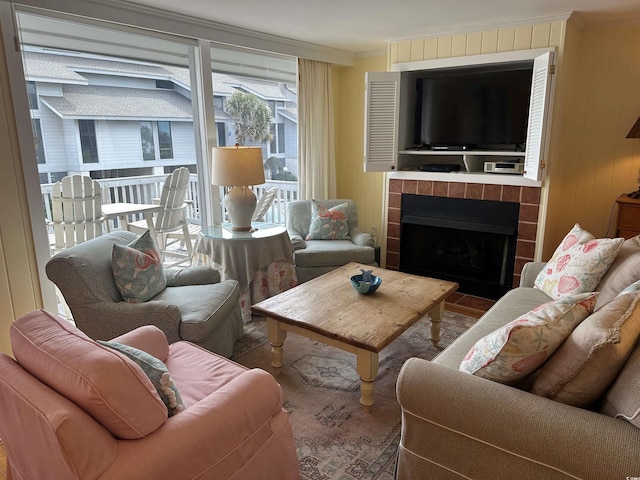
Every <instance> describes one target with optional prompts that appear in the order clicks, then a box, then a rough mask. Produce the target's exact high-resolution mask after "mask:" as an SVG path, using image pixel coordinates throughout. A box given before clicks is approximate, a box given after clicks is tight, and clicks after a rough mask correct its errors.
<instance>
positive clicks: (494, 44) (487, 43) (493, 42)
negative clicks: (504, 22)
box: [481, 30, 498, 53]
mask: <svg viewBox="0 0 640 480" xmlns="http://www.w3.org/2000/svg"><path fill="white" fill-rule="evenodd" d="M497 51H498V31H497V30H490V31H488V32H482V52H481V53H496V52H497Z"/></svg>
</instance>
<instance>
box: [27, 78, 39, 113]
mask: <svg viewBox="0 0 640 480" xmlns="http://www.w3.org/2000/svg"><path fill="white" fill-rule="evenodd" d="M27 96H28V97H29V108H30V109H31V110H38V93H37V92H36V82H27Z"/></svg>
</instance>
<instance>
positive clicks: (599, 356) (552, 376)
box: [531, 293, 640, 407]
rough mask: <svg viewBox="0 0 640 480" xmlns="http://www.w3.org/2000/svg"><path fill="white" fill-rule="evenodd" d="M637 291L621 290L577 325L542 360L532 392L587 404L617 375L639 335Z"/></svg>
mask: <svg viewBox="0 0 640 480" xmlns="http://www.w3.org/2000/svg"><path fill="white" fill-rule="evenodd" d="M638 298H640V294H638V293H624V294H620V295H618V296H617V297H616V298H614V299H613V300H611V301H610V302H609V303H608V304H606V305H605V306H604V307H603V308H601V309H600V310H598V311H597V312H595V313H594V314H592V315H590V316H589V317H588V318H587V319H586V320H584V321H583V322H582V323H581V324H580V325H578V326H577V327H576V328H575V330H574V331H573V332H571V335H569V338H567V340H566V341H565V342H564V343H563V344H562V345H561V346H560V348H559V349H558V350H557V351H556V353H555V354H554V355H553V356H552V357H551V358H550V359H549V360H548V361H547V362H546V363H545V364H544V366H543V367H542V369H541V370H540V373H539V374H538V376H537V377H536V379H535V382H534V383H533V386H532V388H531V392H532V393H535V394H536V395H542V396H544V397H547V398H551V399H552V400H557V401H559V402H562V403H567V404H569V405H574V406H576V407H586V406H589V405H591V404H592V403H593V402H594V401H595V400H596V399H597V398H599V397H600V396H601V395H602V394H603V393H604V392H605V391H606V390H607V388H609V385H610V384H611V383H612V382H613V380H614V379H615V378H616V376H617V375H618V373H619V371H620V369H621V368H622V366H623V365H624V363H625V362H626V361H627V358H629V355H630V354H631V351H632V350H633V347H634V345H635V344H636V340H637V339H638V336H639V335H640V309H639V308H636V304H637V303H638Z"/></svg>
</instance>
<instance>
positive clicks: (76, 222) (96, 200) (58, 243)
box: [49, 175, 105, 252]
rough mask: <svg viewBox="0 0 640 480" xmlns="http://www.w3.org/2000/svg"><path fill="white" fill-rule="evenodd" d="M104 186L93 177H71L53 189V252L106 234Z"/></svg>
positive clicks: (51, 225)
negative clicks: (103, 209)
mask: <svg viewBox="0 0 640 480" xmlns="http://www.w3.org/2000/svg"><path fill="white" fill-rule="evenodd" d="M104 221H105V219H104V216H103V215H102V187H101V186H100V184H99V183H98V182H97V181H96V180H93V179H92V178H91V177H88V176H85V175H69V176H66V177H64V178H62V180H60V181H59V182H56V183H54V184H53V188H52V190H51V222H50V223H49V226H50V227H51V228H52V229H53V235H52V236H51V237H52V238H51V242H50V244H51V247H52V250H53V251H54V252H59V251H61V250H64V249H65V248H69V247H72V246H73V245H77V244H79V243H82V242H85V241H87V240H90V239H92V238H96V237H99V236H100V235H102V232H103V224H104Z"/></svg>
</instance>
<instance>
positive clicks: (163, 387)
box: [98, 340, 184, 417]
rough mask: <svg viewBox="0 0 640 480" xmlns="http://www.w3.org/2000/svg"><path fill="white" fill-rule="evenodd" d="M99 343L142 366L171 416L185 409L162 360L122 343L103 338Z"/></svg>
mask: <svg viewBox="0 0 640 480" xmlns="http://www.w3.org/2000/svg"><path fill="white" fill-rule="evenodd" d="M98 343H99V344H100V345H104V346H105V347H109V348H113V349H114V350H116V351H117V352H120V353H122V354H123V355H126V356H127V357H128V358H130V359H131V360H133V361H134V362H135V363H136V365H138V366H139V367H140V368H142V371H143V372H144V373H145V375H146V376H147V378H149V380H151V383H152V384H153V386H154V388H155V389H156V392H158V395H159V396H160V398H161V399H162V401H163V402H164V404H165V405H166V406H167V410H168V411H169V416H170V417H171V416H173V415H175V414H176V413H178V412H181V411H182V410H184V403H183V402H182V398H180V392H178V388H177V387H176V385H175V383H174V382H173V379H172V378H171V374H170V373H169V370H167V366H166V365H165V364H164V363H163V362H162V361H161V360H159V359H157V358H156V357H154V356H153V355H151V354H149V353H147V352H144V351H142V350H139V349H137V348H134V347H131V346H129V345H124V344H122V343H118V342H104V341H102V340H98Z"/></svg>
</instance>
